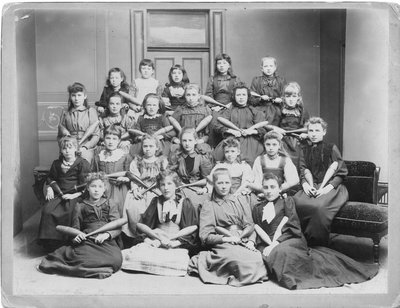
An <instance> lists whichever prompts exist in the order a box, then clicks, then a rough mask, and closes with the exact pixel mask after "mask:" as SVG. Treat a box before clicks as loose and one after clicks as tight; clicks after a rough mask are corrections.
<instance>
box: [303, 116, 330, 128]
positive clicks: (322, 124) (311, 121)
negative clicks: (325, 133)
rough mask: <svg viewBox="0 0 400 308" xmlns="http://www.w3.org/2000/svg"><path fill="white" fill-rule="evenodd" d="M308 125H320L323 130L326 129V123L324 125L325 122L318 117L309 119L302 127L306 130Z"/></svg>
mask: <svg viewBox="0 0 400 308" xmlns="http://www.w3.org/2000/svg"><path fill="white" fill-rule="evenodd" d="M310 124H321V126H322V129H323V130H326V129H327V128H328V123H326V122H325V120H324V119H322V118H320V117H311V118H310V119H308V121H307V122H306V124H305V125H304V126H305V127H306V128H307V129H308V126H309V125H310Z"/></svg>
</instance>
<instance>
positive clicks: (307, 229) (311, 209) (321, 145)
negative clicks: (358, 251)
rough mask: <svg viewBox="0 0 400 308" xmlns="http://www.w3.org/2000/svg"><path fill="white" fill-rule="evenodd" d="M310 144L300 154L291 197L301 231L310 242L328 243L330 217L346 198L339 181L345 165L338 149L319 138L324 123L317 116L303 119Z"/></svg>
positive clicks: (320, 244)
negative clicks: (298, 183) (295, 187)
mask: <svg viewBox="0 0 400 308" xmlns="http://www.w3.org/2000/svg"><path fill="white" fill-rule="evenodd" d="M306 127H307V131H308V138H309V139H310V141H311V144H309V145H307V146H304V147H303V148H302V151H301V154H300V172H301V175H300V177H301V185H302V187H303V189H302V190H300V191H298V192H297V193H296V195H295V196H294V197H293V198H294V201H295V203H296V210H297V214H298V215H299V218H300V222H301V227H302V230H303V233H304V235H305V237H306V239H307V242H308V244H309V245H310V246H328V244H329V235H330V230H331V224H332V220H333V218H334V217H335V215H336V213H337V212H339V210H340V209H341V207H342V206H343V205H344V204H345V203H346V202H347V200H348V199H349V193H348V192H347V189H346V187H345V186H344V185H342V182H343V180H344V178H345V177H346V176H347V167H346V164H345V163H344V161H343V159H342V157H341V155H340V152H339V149H338V148H337V146H336V145H334V144H332V143H325V142H324V141H323V139H324V136H325V134H326V128H327V123H326V122H325V121H324V120H323V119H321V118H318V117H312V118H310V119H309V120H308V121H307V123H306Z"/></svg>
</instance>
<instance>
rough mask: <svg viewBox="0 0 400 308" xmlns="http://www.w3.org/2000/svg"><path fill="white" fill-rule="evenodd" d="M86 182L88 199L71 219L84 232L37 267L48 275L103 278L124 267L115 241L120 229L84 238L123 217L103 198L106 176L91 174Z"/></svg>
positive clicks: (48, 256) (81, 202)
mask: <svg viewBox="0 0 400 308" xmlns="http://www.w3.org/2000/svg"><path fill="white" fill-rule="evenodd" d="M86 181H87V192H88V196H87V197H86V198H85V199H84V200H82V201H80V202H79V203H77V204H76V206H75V208H74V212H73V218H72V227H73V228H76V229H77V230H80V231H82V232H83V233H81V234H79V235H77V236H75V237H74V239H73V240H72V244H71V245H69V246H62V247H60V248H59V249H57V250H56V251H54V252H53V253H51V254H49V255H47V256H46V257H45V258H44V259H43V260H42V262H41V263H40V265H39V267H38V268H39V270H40V271H42V272H44V273H46V274H60V275H68V276H76V277H84V278H99V279H101V278H107V277H110V276H111V275H112V274H113V273H115V272H116V271H118V270H119V269H120V268H121V264H122V255H121V250H120V249H119V247H118V245H117V244H116V242H115V241H114V238H116V237H117V236H118V235H119V233H120V230H118V229H117V230H111V231H108V232H104V233H99V234H98V235H96V236H95V238H94V239H92V238H91V237H86V236H85V234H88V233H90V232H92V231H95V230H97V229H99V228H100V227H102V226H104V225H105V224H107V223H108V222H110V221H113V220H116V219H118V218H119V217H120V216H119V213H118V208H117V207H116V206H115V205H114V204H113V203H112V202H111V201H110V200H108V199H107V198H105V197H104V193H105V191H106V183H107V179H106V177H105V175H104V174H102V173H90V174H89V175H88V177H87V179H86Z"/></svg>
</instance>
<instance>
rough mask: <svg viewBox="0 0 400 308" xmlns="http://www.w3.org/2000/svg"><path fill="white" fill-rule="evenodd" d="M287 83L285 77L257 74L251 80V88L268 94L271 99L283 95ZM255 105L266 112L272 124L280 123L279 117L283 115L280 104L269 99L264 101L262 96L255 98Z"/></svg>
mask: <svg viewBox="0 0 400 308" xmlns="http://www.w3.org/2000/svg"><path fill="white" fill-rule="evenodd" d="M285 84H286V80H285V78H283V77H280V76H277V75H275V74H274V75H273V76H266V75H262V76H257V77H254V78H253V80H252V82H251V87H250V90H251V91H254V92H256V93H257V94H259V95H261V96H262V95H268V96H269V97H270V98H271V99H275V98H278V97H282V94H283V87H284V86H285ZM255 105H256V106H257V109H258V110H259V111H262V112H264V114H265V120H266V121H268V122H269V124H271V125H275V126H277V125H278V124H279V118H280V115H281V110H280V105H279V104H277V103H274V102H272V101H271V100H269V101H264V100H262V99H261V98H256V99H255Z"/></svg>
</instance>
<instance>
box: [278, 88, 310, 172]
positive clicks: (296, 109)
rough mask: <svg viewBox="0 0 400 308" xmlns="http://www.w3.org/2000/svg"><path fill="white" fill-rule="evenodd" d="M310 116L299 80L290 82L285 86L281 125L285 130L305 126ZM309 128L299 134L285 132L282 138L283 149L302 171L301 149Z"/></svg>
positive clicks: (298, 169)
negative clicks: (304, 102) (304, 103)
mask: <svg viewBox="0 0 400 308" xmlns="http://www.w3.org/2000/svg"><path fill="white" fill-rule="evenodd" d="M309 118H310V116H309V115H308V112H307V110H306V109H305V108H304V105H303V98H302V96H301V88H300V85H299V84H298V83H297V82H289V83H288V84H287V85H285V87H284V88H283V103H282V108H281V117H280V122H279V127H280V128H282V129H284V130H285V131H291V130H298V129H301V128H304V124H305V123H306V121H307V120H308V119H309ZM306 133H307V129H306V128H304V132H301V131H300V132H299V133H298V134H284V136H283V138H282V143H283V149H284V150H285V151H286V153H287V154H288V155H289V157H290V158H291V160H292V161H293V163H294V164H295V166H296V168H297V171H298V172H300V151H301V147H302V146H303V145H304V144H305V142H306V141H304V140H305V139H307V134H306Z"/></svg>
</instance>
